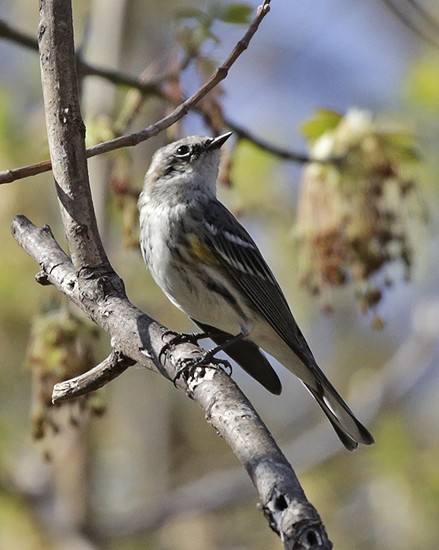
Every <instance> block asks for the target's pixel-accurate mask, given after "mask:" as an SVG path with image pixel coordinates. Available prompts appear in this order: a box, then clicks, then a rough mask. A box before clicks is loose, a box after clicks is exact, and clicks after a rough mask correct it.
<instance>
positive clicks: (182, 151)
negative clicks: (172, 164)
mask: <svg viewBox="0 0 439 550" xmlns="http://www.w3.org/2000/svg"><path fill="white" fill-rule="evenodd" d="M190 154H191V150H190V147H189V146H188V145H180V147H179V148H178V149H177V150H176V151H175V155H176V156H177V157H182V158H184V157H189V156H190Z"/></svg>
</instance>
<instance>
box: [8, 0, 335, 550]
mask: <svg viewBox="0 0 439 550" xmlns="http://www.w3.org/2000/svg"><path fill="white" fill-rule="evenodd" d="M264 6H265V9H266V11H268V2H266V3H265V4H264ZM40 12H41V15H40V17H41V23H40V32H39V44H40V56H41V70H42V82H43V89H44V102H45V109H46V123H47V131H48V136H49V146H50V155H51V161H52V166H53V173H54V177H55V184H56V190H57V193H58V198H59V203H60V208H61V213H62V219H63V223H64V227H65V232H66V237H67V241H68V243H69V247H70V251H71V258H70V257H69V256H68V255H67V254H65V253H64V252H63V251H62V249H61V248H60V247H59V245H58V243H57V242H56V241H55V239H54V237H53V235H52V233H51V231H50V229H49V228H48V227H47V226H44V227H42V228H37V227H35V226H34V225H33V224H32V223H31V222H30V221H29V220H28V219H27V218H25V217H24V216H17V217H16V218H15V219H14V221H13V224H12V232H13V235H14V237H15V238H16V240H17V242H18V243H19V244H20V245H21V246H22V247H23V248H24V250H26V252H28V253H29V254H30V255H31V256H32V257H33V258H34V259H35V261H37V262H38V263H39V265H40V268H41V271H40V273H39V274H38V276H37V280H38V281H39V282H40V283H42V284H47V283H50V284H53V285H54V286H55V287H57V288H58V289H59V290H60V291H61V292H63V293H64V294H65V295H66V296H68V297H69V298H70V299H71V300H72V301H73V302H74V303H75V304H76V305H78V307H80V308H81V309H82V310H83V311H84V312H85V313H86V314H87V315H88V317H89V318H90V319H92V320H93V321H94V322H96V323H97V324H98V325H99V326H100V327H101V328H102V329H103V330H105V331H106V332H108V334H109V335H110V337H111V344H112V348H113V354H112V355H111V356H110V357H109V358H108V359H107V360H106V361H104V362H103V363H102V364H101V366H100V367H102V369H101V370H102V372H104V373H105V376H108V377H109V378H111V377H112V376H111V368H112V367H114V368H115V369H116V370H117V369H120V370H124V368H126V367H127V366H129V364H132V362H133V361H136V362H138V363H140V364H141V365H144V366H145V367H148V368H153V369H155V370H158V371H159V372H161V373H162V374H163V375H164V376H165V377H167V378H169V379H171V380H174V379H175V377H176V374H177V373H178V372H179V371H180V369H181V365H182V364H183V362H184V361H187V360H188V359H190V358H197V357H202V356H203V353H204V350H202V349H201V348H199V347H198V346H195V345H194V344H191V343H182V344H178V345H175V346H171V347H170V349H168V351H167V352H166V353H164V354H162V351H163V346H164V344H165V343H166V342H167V341H169V340H170V339H171V338H172V335H171V334H169V331H167V329H166V328H165V327H163V326H162V325H160V324H159V323H157V322H156V321H154V320H153V319H151V318H150V317H148V316H147V315H146V314H144V313H142V312H141V311H140V310H139V309H137V308H136V307H135V306H133V305H132V304H131V303H130V302H129V300H128V299H127V296H126V294H125V289H124V285H123V282H122V280H121V279H120V278H119V277H118V275H117V274H116V273H115V272H114V271H113V269H112V267H111V265H110V262H109V261H108V259H107V257H106V254H105V251H104V249H103V247H102V243H101V240H100V237H99V234H98V231H97V225H96V220H95V215H94V211H93V205H92V200H91V193H90V186H89V182H88V175H87V164H86V154H85V145H84V125H83V122H82V118H81V115H80V110H79V101H78V90H77V81H76V73H75V71H76V65H75V57H74V46H73V30H72V13H71V6H70V1H69V0H50V1H49V0H43V1H42V2H41V6H40ZM258 13H259V17H260V13H261V8H259V11H258ZM255 21H256V20H255ZM257 24H258V22H257ZM257 24H255V23H253V25H252V26H251V27H250V29H251V30H252V32H253V33H254V32H255V31H256V29H257ZM246 46H247V44H246V43H240V44H239V47H240V48H241V49H244V48H245V47H246ZM236 55H237V54H236V52H235V50H234V52H232V54H231V56H229V60H231V62H230V63H232V62H233V61H234V56H236ZM227 68H228V67H227V66H226V67H225V69H227ZM98 370H99V369H98ZM90 380H92V383H91V385H89V386H88V391H90V389H94V388H95V387H96V383H97V381H98V382H99V380H97V378H96V376H95V375H94V374H93V375H92V376H91V378H90V379H89V381H88V382H87V380H82V381H81V380H80V381H79V382H78V380H76V382H75V384H76V385H77V387H79V388H80V389H83V388H84V386H85V387H87V384H88V383H89V382H90ZM81 384H82V386H81ZM176 385H177V386H178V387H180V388H181V389H183V390H184V391H185V392H186V394H187V395H188V396H189V397H190V398H192V399H194V400H195V401H196V402H197V403H199V405H200V406H201V407H202V408H203V409H204V411H205V414H206V418H207V420H208V421H209V422H210V423H211V424H212V425H213V426H214V427H215V429H216V430H217V431H218V433H219V434H220V435H221V436H222V437H223V438H224V439H225V440H226V441H227V442H228V443H229V445H230V446H231V448H232V450H233V451H234V453H235V454H236V455H237V457H238V458H239V460H240V461H241V463H242V464H243V465H244V466H245V468H246V470H247V472H248V473H249V475H250V477H251V479H252V481H253V483H254V485H255V487H256V489H257V490H258V493H259V496H260V499H261V502H262V506H261V507H262V510H263V512H264V514H265V516H266V517H267V519H268V520H269V523H270V527H271V528H272V529H274V530H275V531H276V532H277V533H278V534H279V535H280V537H281V539H282V542H283V545H284V547H285V548H288V549H317V548H326V549H328V548H331V547H332V545H331V543H330V542H329V540H328V538H327V535H326V532H325V529H324V526H323V524H322V522H321V520H320V518H319V515H318V513H317V511H316V510H315V509H314V507H313V506H312V505H311V504H310V503H309V502H308V500H307V499H306V497H305V494H304V492H303V490H302V488H301V486H300V483H299V481H298V479H297V477H296V476H295V473H294V471H293V470H292V468H291V466H290V465H289V463H288V462H287V460H286V458H285V457H284V456H283V454H282V453H281V451H280V449H279V448H278V447H277V445H276V443H275V442H274V440H273V438H272V437H271V435H270V433H269V432H268V430H267V428H266V427H265V426H264V424H263V422H262V421H261V419H260V418H259V416H258V414H257V413H256V411H255V410H254V409H253V407H252V406H251V404H250V403H249V402H248V400H247V399H246V398H245V396H244V395H243V394H242V393H241V391H240V390H239V388H238V387H237V386H236V385H235V383H234V382H233V381H232V380H231V379H230V377H229V376H228V375H227V374H226V373H225V372H224V371H223V370H222V369H221V368H219V367H218V366H217V365H205V366H204V365H203V366H200V367H197V368H195V369H187V370H185V371H184V373H183V375H182V376H179V377H178V379H177V380H176ZM70 389H71V388H70ZM69 391H70V390H69ZM76 394H77V393H76ZM76 394H75V391H72V395H76Z"/></svg>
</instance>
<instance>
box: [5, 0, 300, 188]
mask: <svg viewBox="0 0 439 550" xmlns="http://www.w3.org/2000/svg"><path fill="white" fill-rule="evenodd" d="M268 4H269V0H268V1H266V2H265V3H264V4H263V5H262V6H260V8H258V13H257V15H256V18H255V19H254V21H253V23H252V25H251V26H250V28H249V29H248V31H247V33H246V34H245V36H244V37H243V39H242V40H240V41H239V42H238V44H237V45H236V46H235V48H234V49H233V51H232V52H231V54H230V55H229V57H228V58H227V59H226V61H225V62H224V63H223V65H222V66H221V67H219V68H218V69H217V70H216V72H215V73H214V75H212V77H211V78H210V79H209V80H208V81H207V82H206V83H205V84H204V85H203V86H202V87H201V88H200V89H199V90H198V91H197V92H195V94H193V95H192V96H191V97H190V98H188V99H186V100H185V101H184V102H183V103H182V104H180V105H179V106H178V107H177V108H176V109H175V110H174V111H173V112H172V113H170V114H169V115H167V116H166V117H165V118H163V119H161V120H159V121H158V122H156V123H155V124H152V125H150V126H148V127H147V128H146V129H144V130H142V131H140V132H136V133H131V134H127V135H125V136H121V137H118V138H115V139H113V140H110V141H106V142H103V143H100V144H97V145H95V146H93V147H89V148H88V149H87V150H86V155H87V158H90V157H93V156H96V155H100V154H103V153H106V152H109V151H113V150H115V149H119V148H121V147H131V146H134V145H138V144H139V143H141V142H142V141H145V140H147V139H149V138H150V137H153V136H155V135H157V134H158V133H159V132H160V131H162V130H164V129H166V128H168V127H169V126H171V125H172V124H174V123H175V122H177V121H178V120H180V119H181V118H183V116H185V115H186V114H187V113H188V112H189V111H190V110H191V109H194V108H195V107H196V105H197V104H198V102H199V101H200V100H201V99H202V98H203V97H204V96H205V95H206V94H207V93H208V92H209V91H210V90H211V89H213V88H214V87H215V86H216V85H217V84H218V83H219V82H220V81H221V80H223V79H224V78H225V77H226V75H227V73H228V70H229V69H230V67H231V66H232V65H233V63H234V62H235V61H236V59H237V58H238V57H239V55H241V53H242V52H243V51H244V50H245V49H246V48H247V47H248V44H249V42H250V40H251V38H252V37H253V35H254V33H255V32H256V30H257V28H258V26H259V24H260V22H261V21H262V19H263V18H264V17H265V15H266V14H267V13H268V11H269V5H268ZM0 37H3V38H6V39H9V40H13V41H15V42H17V43H18V44H21V45H23V46H26V47H28V48H30V49H32V50H37V49H38V43H37V41H36V40H34V39H33V38H31V37H29V36H27V35H25V34H24V33H22V32H20V31H18V30H16V29H13V28H12V27H11V26H10V25H8V24H7V23H5V22H4V21H0ZM77 70H78V73H79V74H80V75H81V76H87V75H93V76H99V77H101V78H105V79H106V80H108V81H110V82H112V83H113V84H115V85H122V86H129V87H131V88H135V89H137V90H139V91H140V92H141V93H142V94H149V95H153V96H156V97H160V98H162V99H168V98H167V95H166V93H165V92H164V91H163V89H162V88H161V84H162V83H163V82H164V81H166V80H168V79H169V78H171V77H172V76H173V75H172V74H165V75H162V76H160V77H158V78H155V79H150V80H146V81H145V80H144V79H141V78H139V79H138V78H133V77H131V76H127V75H124V74H122V73H119V72H117V71H112V70H108V69H104V68H101V67H96V66H94V65H91V64H89V63H87V62H86V61H84V60H83V59H82V58H80V57H77ZM224 123H225V125H226V126H228V127H229V128H230V129H231V130H233V131H234V132H235V133H236V134H237V136H238V137H240V138H241V139H246V140H248V141H250V142H252V143H253V144H254V145H256V146H257V147H260V148H262V149H264V150H266V151H268V152H269V153H271V154H273V155H276V156H278V157H280V158H282V159H284V160H290V161H293V162H300V163H306V162H309V161H310V159H309V157H308V156H307V155H302V154H300V153H295V152H294V151H289V150H287V149H283V148H281V147H277V146H275V145H272V144H270V143H268V142H266V141H263V140H261V139H259V138H257V137H255V136H254V135H253V134H251V133H250V132H249V131H246V130H245V129H244V128H242V127H240V126H239V125H237V124H235V123H234V122H232V121H231V120H229V119H227V118H225V119H224ZM51 168H52V164H51V162H50V161H43V162H38V163H35V164H31V165H29V166H24V167H20V168H14V169H9V170H4V171H1V172H0V184H4V183H11V182H13V181H16V180H18V179H22V178H26V177H29V176H34V175H37V174H41V173H43V172H48V171H49V170H51Z"/></svg>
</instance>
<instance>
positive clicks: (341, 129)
mask: <svg viewBox="0 0 439 550" xmlns="http://www.w3.org/2000/svg"><path fill="white" fill-rule="evenodd" d="M302 131H303V134H304V135H305V137H306V138H307V140H308V143H309V146H310V157H311V158H312V159H313V162H311V163H309V164H308V165H307V167H306V168H305V170H304V174H303V179H302V184H301V185H302V187H301V196H300V202H299V209H298V218H297V224H296V227H295V233H296V235H297V237H298V239H299V245H300V250H299V262H300V275H301V282H302V284H303V285H305V286H306V287H307V288H308V289H309V290H310V291H312V292H313V293H315V294H322V295H325V291H327V290H328V289H330V288H331V287H335V286H341V285H345V284H347V283H348V282H352V281H353V282H354V284H355V290H356V296H357V299H358V303H359V307H360V310H361V311H362V312H367V311H368V310H369V309H371V308H375V306H376V305H377V304H378V302H379V301H380V300H381V298H382V295H383V289H384V287H385V286H389V285H391V284H392V283H393V278H394V275H393V276H392V273H393V272H394V271H395V270H390V269H389V267H390V265H395V264H400V265H401V266H402V267H403V272H404V276H405V278H406V279H409V278H410V274H411V268H412V262H413V252H412V239H411V221H410V220H411V218H413V214H417V215H419V214H421V213H422V206H421V201H420V196H419V191H418V188H417V183H416V179H415V178H416V176H417V172H419V159H418V156H417V154H416V152H415V147H414V145H413V140H412V138H411V137H410V136H409V135H408V134H407V133H403V132H400V131H399V132H398V131H392V130H391V129H389V127H388V125H387V126H386V125H385V124H384V123H381V124H380V123H378V122H376V121H374V120H373V119H372V117H371V115H370V114H369V113H367V112H364V111H359V110H354V109H352V110H350V111H349V112H348V113H347V114H346V115H345V116H342V115H340V114H339V113H335V112H333V111H319V112H318V113H317V115H316V116H315V118H314V119H313V120H310V121H308V122H306V123H305V124H304V125H303V126H302ZM378 274H383V275H384V276H383V277H381V279H382V280H381V281H380V280H379V277H377V275H378ZM326 294H327V292H326ZM325 307H326V308H328V309H330V308H331V306H330V304H325ZM375 322H376V324H377V325H379V323H380V320H379V318H376V319H375Z"/></svg>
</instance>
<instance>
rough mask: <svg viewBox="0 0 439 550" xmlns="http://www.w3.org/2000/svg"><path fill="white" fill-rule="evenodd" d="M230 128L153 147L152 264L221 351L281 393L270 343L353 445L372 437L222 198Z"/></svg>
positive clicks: (148, 232) (147, 215)
mask: <svg viewBox="0 0 439 550" xmlns="http://www.w3.org/2000/svg"><path fill="white" fill-rule="evenodd" d="M230 135H231V133H227V134H224V135H222V136H219V137H216V138H211V137H204V136H192V137H187V138H184V139H181V140H179V141H176V142H175V143H171V144H170V145H166V146H165V147H162V148H161V149H159V150H158V151H157V152H156V153H155V154H154V156H153V159H152V162H151V166H150V168H149V170H148V172H147V174H146V176H145V183H144V187H143V191H142V193H141V194H140V198H139V211H140V246H141V249H142V254H143V257H144V259H145V262H146V264H147V265H148V267H149V270H150V271H151V274H152V276H153V278H154V279H155V281H156V283H157V284H158V285H159V287H160V288H161V289H162V291H163V292H164V293H165V294H166V296H167V297H168V298H169V299H170V300H171V302H172V303H173V304H174V305H175V306H177V307H178V308H179V309H181V310H182V311H184V312H185V313H186V315H188V316H189V317H190V318H191V319H192V320H193V321H194V322H195V323H196V324H197V325H198V326H199V327H200V328H201V329H202V330H203V331H204V332H205V333H206V334H209V335H210V337H211V339H212V340H213V341H214V342H215V343H216V344H217V345H218V348H215V349H216V350H219V349H224V351H225V352H226V353H227V354H228V355H229V356H230V357H231V358H232V359H234V360H235V361H236V362H237V363H238V364H239V365H240V366H241V367H242V368H243V369H244V370H245V371H247V372H248V373H249V374H250V375H251V376H253V377H254V378H255V379H256V380H257V381H258V382H260V383H261V384H262V385H263V386H265V388H266V389H267V390H269V391H271V392H272V393H275V394H279V393H280V392H281V390H282V386H281V383H280V380H279V378H278V376H277V374H276V372H275V371H274V370H273V368H272V367H271V365H270V363H269V362H268V360H267V358H266V357H265V355H264V354H263V353H262V352H261V350H260V348H262V349H263V350H265V351H266V352H268V353H269V354H271V355H272V356H273V357H275V358H276V359H277V360H278V361H279V362H280V363H282V364H283V365H284V366H285V367H286V368H288V369H289V370H290V371H291V372H293V373H294V374H295V375H296V376H298V377H299V379H300V380H301V381H302V382H303V384H304V385H305V386H306V388H308V390H309V391H310V392H311V394H312V395H313V396H314V398H315V399H316V400H317V402H318V404H319V405H320V406H321V408H322V409H323V411H324V413H325V414H326V416H327V417H328V419H329V421H330V422H331V424H332V425H333V427H334V429H335V431H336V432H337V435H338V436H339V438H340V440H341V441H342V443H343V444H344V445H345V447H346V448H347V449H349V450H351V451H352V450H354V449H355V448H356V447H357V446H358V443H364V444H365V445H370V444H372V443H373V442H374V440H373V437H372V435H371V434H370V433H369V432H368V431H367V429H366V428H365V427H364V426H363V425H362V424H361V423H360V422H359V421H358V420H357V419H356V418H355V416H354V415H353V413H352V412H351V410H350V409H349V407H348V406H347V405H346V404H345V402H344V401H343V399H342V398H341V397H340V395H339V394H338V393H337V391H336V389H335V388H334V387H333V386H332V384H331V383H330V382H329V380H328V379H327V378H326V376H325V375H324V374H323V372H322V371H321V370H320V368H319V367H318V365H317V363H316V361H315V359H314V356H313V354H312V352H311V350H310V349H309V347H308V344H307V343H306V340H305V338H304V337H303V335H302V333H301V331H300V329H299V327H298V326H297V324H296V321H295V320H294V317H293V315H292V313H291V310H290V308H289V306H288V303H287V301H286V299H285V296H284V295H283V293H282V290H281V289H280V286H279V284H278V283H277V281H276V279H275V277H274V275H273V273H272V272H271V270H270V268H269V267H268V265H267V263H266V262H265V260H264V258H263V257H262V255H261V253H260V251H259V249H258V247H257V246H256V244H255V242H254V241H253V239H252V238H251V237H250V235H249V234H248V233H247V231H246V230H245V229H244V228H243V227H242V226H241V224H240V223H239V222H238V221H237V220H236V218H235V217H234V216H233V215H232V214H231V213H230V212H229V211H228V210H227V208H226V207H225V206H224V205H223V204H222V203H221V202H219V201H218V200H217V198H216V181H217V177H218V167H219V161H220V147H221V145H222V144H223V143H224V142H225V141H226V140H227V139H228V138H229V136H230Z"/></svg>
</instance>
